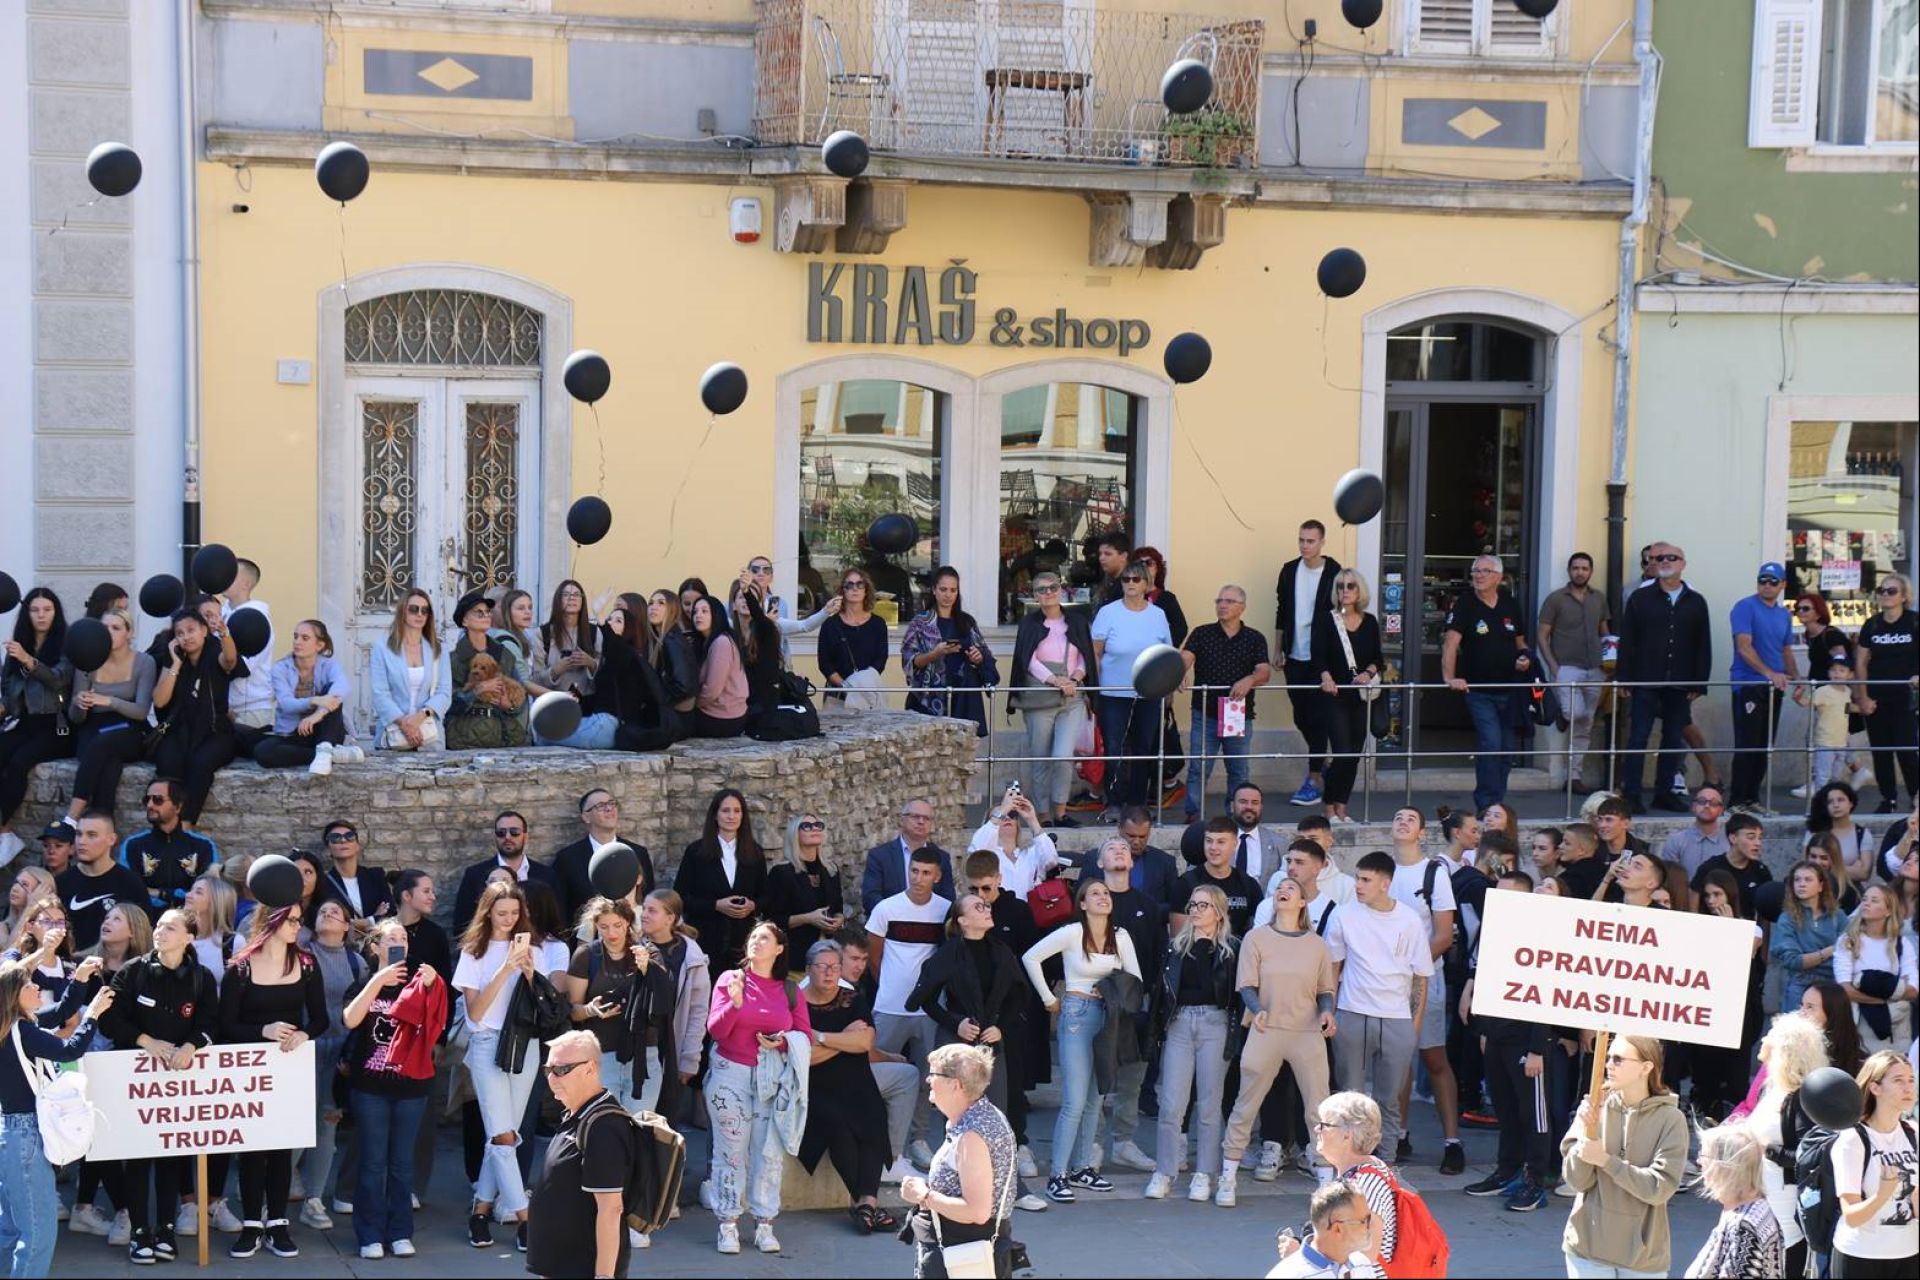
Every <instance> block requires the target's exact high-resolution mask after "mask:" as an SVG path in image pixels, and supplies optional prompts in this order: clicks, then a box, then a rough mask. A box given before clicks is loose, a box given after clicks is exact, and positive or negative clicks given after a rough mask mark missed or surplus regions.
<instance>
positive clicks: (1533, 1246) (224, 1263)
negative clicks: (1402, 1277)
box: [53, 1103, 1716, 1280]
mask: <svg viewBox="0 0 1920 1280" xmlns="http://www.w3.org/2000/svg"><path fill="white" fill-rule="evenodd" d="M1413 1119H1414V1143H1415V1156H1414V1159H1413V1161H1412V1162H1410V1163H1409V1165H1408V1167H1407V1175H1408V1180H1409V1182H1410V1183H1411V1184H1412V1185H1414V1186H1415V1187H1416V1188H1417V1189H1418V1190H1419V1191H1420V1192H1421V1193H1422V1194H1423V1195H1424V1196H1426V1197H1427V1200H1428V1204H1429V1205H1430V1206H1431V1207H1432V1209H1433V1211H1434V1214H1435V1215H1436V1217H1438V1219H1439V1221H1440V1224H1441V1226H1442V1227H1443V1228H1444V1229H1445V1230H1446V1232H1447V1235H1448V1238H1449V1240H1450V1242H1451V1245H1452V1249H1453V1264H1452V1267H1451V1269H1450V1275H1452V1276H1454V1277H1505V1276H1547V1275H1561V1274H1564V1264H1563V1263H1562V1261H1561V1253H1560V1235H1561V1231H1562V1229H1563V1227H1564V1226H1565V1224H1566V1215H1567V1208H1568V1206H1570V1205H1571V1204H1572V1201H1570V1200H1561V1199H1555V1200H1553V1201H1552V1202H1551V1203H1550V1205H1549V1206H1548V1207H1547V1208H1544V1209H1541V1210H1539V1211H1538V1212H1535V1213H1530V1214H1517V1213H1508V1212H1506V1210H1505V1209H1503V1208H1502V1207H1501V1204H1500V1202H1499V1201H1498V1200H1476V1199H1470V1198H1468V1197H1467V1196H1465V1195H1463V1194H1461V1192H1460V1188H1461V1187H1464V1186H1466V1185H1467V1184H1468V1183H1469V1182H1471V1181H1473V1180H1475V1179H1476V1178H1478V1177H1479V1176H1480V1173H1481V1172H1482V1171H1483V1170H1484V1169H1485V1168H1486V1167H1487V1166H1488V1165H1489V1164H1490V1162H1491V1160H1492V1158H1493V1154H1494V1135H1493V1134H1492V1133H1490V1132H1480V1131H1472V1130H1469V1131H1468V1132H1467V1133H1466V1135H1465V1141H1466V1145H1467V1156H1468V1164H1467V1173H1466V1174H1465V1175H1462V1176H1459V1177H1451V1178H1443V1177H1441V1176H1440V1174H1439V1173H1437V1172H1436V1171H1435V1169H1434V1165H1435V1163H1436V1162H1437V1161H1438V1158H1439V1153H1440V1134H1439V1126H1438V1122H1437V1121H1436V1120H1435V1118H1434V1113H1433V1109H1432V1108H1431V1107H1427V1106H1423V1105H1421V1104H1419V1103H1415V1104H1414V1117H1413ZM1051 1126H1052V1113H1051V1112H1050V1111H1041V1110H1036V1112H1035V1114H1034V1117H1033V1123H1032V1126H1031V1132H1032V1133H1033V1134H1034V1135H1036V1146H1037V1148H1038V1151H1039V1155H1040V1158H1041V1162H1042V1164H1043V1165H1044V1163H1045V1159H1046V1141H1045V1139H1044V1138H1042V1137H1039V1135H1042V1134H1046V1133H1050V1132H1051ZM1151 1126H1152V1121H1151V1120H1146V1121H1143V1122H1142V1136H1141V1140H1140V1141H1141V1145H1142V1146H1143V1147H1145V1148H1147V1149H1148V1150H1149V1151H1151V1149H1152V1141H1151V1139H1152V1129H1151ZM690 1137H691V1141H690V1144H689V1145H690V1147H691V1148H692V1150H691V1151H690V1162H691V1163H692V1164H693V1166H694V1167H695V1168H696V1169H701V1168H704V1166H705V1147H706V1135H705V1134H703V1133H699V1132H695V1133H693V1134H691V1135H690ZM442 1141H443V1144H444V1145H443V1149H442V1151H441V1154H440V1158H439V1159H438V1161H437V1162H436V1170H435V1172H436V1179H435V1183H434V1186H433V1188H432V1194H431V1195H430V1196H429V1197H428V1207H427V1208H426V1209H425V1210H424V1211H423V1212H422V1215H421V1218H420V1220H419V1224H418V1226H419V1233H418V1235H417V1236H416V1237H415V1244H416V1245H418V1247H419V1250H420V1252H419V1255H418V1256H417V1257H415V1258H413V1259H412V1260H411V1261H405V1262H403V1261H400V1260H397V1259H391V1258H390V1259H386V1260H384V1261H380V1262H364V1261H362V1260H361V1259H360V1257H359V1255H358V1252H357V1250H356V1249H355V1247H354V1243H353V1233H352V1228H351V1226H350V1225H349V1222H348V1220H347V1219H345V1218H342V1217H338V1216H336V1220H335V1221H336V1225H335V1226H334V1228H333V1230H331V1231H324V1232H321V1231H312V1230H309V1229H307V1228H305V1227H302V1226H299V1225H298V1224H297V1223H296V1224H295V1226H294V1229H293V1231H294V1238H295V1240H296V1241H297V1242H298V1244H299V1245H300V1249H301V1253H300V1256H299V1257H298V1258H292V1259H281V1258H275V1257H273V1256H272V1255H270V1254H268V1253H266V1252H264V1251H262V1252H261V1253H260V1254H258V1255H257V1256H255V1257H254V1258H252V1259H249V1260H248V1261H245V1262H236V1261H233V1260H231V1259H229V1258H227V1257H226V1254H225V1249H226V1246H227V1244H228V1243H229V1241H230V1240H231V1237H229V1236H220V1235H215V1236H214V1237H213V1241H212V1247H213V1260H212V1265H211V1266H210V1267H209V1272H210V1273H211V1274H215V1275H220V1276H232V1277H242V1276H245V1277H252V1276H272V1277H276V1278H278V1280H304V1278H305V1277H335V1276H353V1277H383V1276H386V1277H391V1276H395V1275H400V1274H405V1275H411V1276H426V1275H435V1276H486V1277H501V1278H502V1280H505V1278H506V1277H513V1276H524V1275H525V1274H526V1271H525V1266H524V1262H523V1259H522V1258H521V1256H520V1255H518V1254H516V1253H515V1252H514V1250H513V1243H512V1241H513V1237H512V1233H511V1231H510V1230H508V1229H506V1228H496V1230H495V1236H496V1238H497V1240H498V1241H499V1242H500V1243H499V1244H498V1245H497V1246H496V1247H495V1248H493V1249H491V1250H487V1251H485V1252H482V1251H480V1250H476V1249H472V1248H470V1247H468V1245H467V1243H466V1224H465V1212H466V1197H467V1188H466V1187H465V1186H464V1185H463V1183H462V1181H461V1171H460V1154H459V1143H458V1131H457V1129H452V1128H450V1129H447V1130H445V1131H443V1134H442ZM1106 1173H1107V1174H1108V1176H1109V1177H1111V1178H1112V1179H1113V1181H1114V1182H1115V1184H1116V1188H1115V1190H1114V1191H1113V1192H1111V1193H1110V1194H1107V1195H1094V1194H1092V1193H1083V1194H1082V1195H1081V1198H1080V1201H1079V1203H1077V1204H1071V1205H1053V1206H1051V1207H1050V1208H1049V1209H1048V1210H1047V1212H1045V1213H1039V1214H1032V1213H1017V1214H1015V1223H1014V1227H1015V1232H1016V1236H1017V1238H1018V1239H1020V1240H1022V1241H1024V1242H1025V1243H1026V1245H1027V1247H1028V1249H1029V1251H1030V1252H1031V1253H1032V1255H1033V1261H1034V1267H1035V1269H1034V1271H1033V1272H1032V1273H1031V1274H1032V1275H1034V1276H1039V1277H1051V1276H1092V1277H1100V1278H1101V1280H1108V1278H1111V1277H1122V1276H1167V1277H1178V1276H1262V1275H1265V1274H1266V1271H1267V1268H1268V1267H1270V1266H1271V1265H1272V1264H1273V1259H1274V1252H1273V1237H1274V1233H1275V1232H1276V1231H1277V1230H1278V1229H1279V1228H1280V1227H1282V1226H1292V1227H1294V1229H1295V1230H1296V1231H1298V1230H1299V1229H1300V1226H1301V1224H1302V1222H1303V1221H1304V1219H1305V1218H1306V1204H1307V1196H1308V1194H1309V1193H1310V1192H1311V1190H1312V1186H1313V1184H1312V1181H1311V1179H1309V1178H1304V1177H1301V1176H1300V1175H1297V1174H1288V1175H1286V1176H1284V1177H1282V1178H1281V1179H1280V1181H1278V1182H1275V1183H1271V1184H1262V1183H1258V1182H1255V1181H1253V1178H1252V1175H1251V1173H1250V1172H1247V1173H1242V1175H1241V1178H1240V1203H1239V1205H1238V1207H1236V1208H1233V1209H1219V1208H1215V1207H1214V1206H1213V1205H1211V1204H1190V1203H1188V1202H1187V1200H1186V1199H1185V1198H1184V1190H1185V1183H1184V1181H1183V1182H1182V1183H1181V1184H1179V1187H1178V1198H1169V1199H1167V1200H1164V1201H1159V1202H1154V1201H1148V1200H1143V1199H1142V1198H1141V1195H1140V1193H1141V1190H1142V1189H1143V1188H1144V1187H1145V1185H1146V1175H1145V1174H1137V1173H1129V1172H1126V1171H1124V1170H1117V1169H1115V1168H1113V1167H1111V1165H1110V1166H1109V1167H1108V1168H1107V1170H1106ZM69 1194H71V1192H70V1191H69ZM689 1195H691V1192H689ZM1671 1215H1672V1222H1673V1236H1674V1250H1675V1256H1674V1262H1673V1267H1672V1271H1673V1273H1674V1274H1676V1275H1677V1274H1679V1273H1680V1272H1681V1271H1682V1270H1683V1269H1684V1268H1685V1266H1686V1264H1687V1262H1688V1261H1689V1260H1690V1259H1691V1257H1692V1255H1693V1252H1694V1251H1695V1250H1697V1249H1698V1248H1699V1247H1700V1244H1701V1243H1702V1242H1703V1241H1704V1240H1705V1239H1706V1236H1707V1232H1708V1231H1709V1230H1710V1229H1711V1228H1712V1225H1713V1221H1714V1218H1715V1216H1716V1211H1715V1210H1714V1208H1713V1206H1711V1205H1709V1204H1708V1203H1706V1202H1705V1201H1702V1200H1700V1199H1699V1198H1697V1197H1694V1196H1680V1197H1676V1198H1675V1199H1674V1201H1673V1203H1672V1205H1671ZM713 1227H714V1223H713V1218H712V1215H710V1214H709V1213H707V1212H706V1211H705V1210H703V1209H701V1208H700V1207H699V1206H698V1205H697V1204H695V1205H690V1206H688V1207H687V1208H686V1210H685V1213H684V1216H683V1217H682V1218H681V1219H680V1220H679V1221H677V1222H675V1223H673V1224H672V1225H671V1226H670V1227H668V1228H667V1230H665V1231H663V1232H661V1233H660V1234H659V1235H658V1236H656V1237H655V1242H654V1246H653V1247H652V1248H651V1249H649V1250H647V1251H645V1252H641V1253H637V1254H635V1260H634V1265H633V1268H632V1270H631V1272H630V1274H631V1275H633V1276H635V1277H644V1276H649V1275H672V1276H715V1277H720V1276H727V1277H733V1276H756V1277H757V1276H781V1277H799V1276H854V1277H866V1276H873V1277H890V1276H910V1275H912V1274H913V1254H912V1251H911V1250H910V1249H909V1248H908V1247H907V1246H906V1245H903V1244H901V1243H899V1242H898V1241H895V1240H893V1239H891V1238H890V1237H881V1236H861V1235H858V1234H857V1233H856V1232H855V1231H854V1230H853V1228H852V1226H851V1224H850V1223H849V1222H848V1221H847V1218H846V1216H845V1215H844V1214H842V1213H837V1212H836V1213H824V1212H823V1213H792V1214H787V1215H785V1216H783V1217H782V1218H781V1219H780V1221H779V1223H778V1227H777V1230H778V1232H779V1237H780V1243H781V1245H782V1249H781V1252H780V1253H779V1254H778V1255H777V1256H765V1255H761V1254H756V1253H754V1252H753V1247H752V1243H751V1239H750V1238H749V1240H748V1241H747V1242H746V1252H744V1253H741V1254H740V1255H738V1256H737V1257H722V1256H721V1255H720V1254H717V1253H715V1252H714V1249H713ZM743 1234H744V1233H743ZM183 1243H184V1242H183ZM192 1256H193V1255H192V1253H191V1251H190V1250H189V1249H187V1248H183V1249H182V1257H183V1261H182V1262H176V1263H174V1264H172V1265H171V1268H154V1267H134V1266H131V1265H129V1264H128V1263H127V1261H126V1254H125V1251H124V1250H118V1249H115V1250H109V1249H108V1248H107V1247H106V1246H105V1244H104V1243H103V1242H102V1241H100V1240H99V1239H98V1238H96V1237H92V1236H76V1235H73V1234H72V1233H70V1232H63V1233H62V1235H61V1239H60V1246H59V1249H58V1251H57V1252H56V1254H55V1256H54V1269H53V1274H54V1275H55V1276H58V1277H91V1276H110V1277H121V1276H130V1275H146V1276H149V1277H151V1276H153V1275H154V1274H155V1273H156V1272H158V1273H159V1274H161V1275H165V1274H167V1273H168V1271H169V1270H171V1271H173V1272H179V1271H181V1270H183V1269H188V1268H190V1267H191V1263H190V1261H186V1260H185V1259H190V1258H191V1257H192Z"/></svg>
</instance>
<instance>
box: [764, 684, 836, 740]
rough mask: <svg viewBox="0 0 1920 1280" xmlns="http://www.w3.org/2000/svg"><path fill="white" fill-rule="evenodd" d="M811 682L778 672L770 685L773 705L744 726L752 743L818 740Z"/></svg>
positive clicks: (817, 717) (817, 716) (818, 732)
mask: <svg viewBox="0 0 1920 1280" xmlns="http://www.w3.org/2000/svg"><path fill="white" fill-rule="evenodd" d="M814 692H815V690H814V687H813V683H812V681H810V680H808V679H807V678H806V677H805V676H801V675H797V674H795V673H794V672H792V671H782V672H781V673H780V679H779V680H778V681H776V682H775V685H774V690H773V693H774V702H773V705H772V706H769V707H767V708H766V709H765V710H764V711H762V712H761V713H760V715H759V716H758V718H756V719H755V720H753V722H752V723H750V724H749V725H748V726H747V736H748V737H749V738H752V739H754V740H755V741H756V742H795V741H798V740H799V739H801V738H817V737H819V736H820V713H819V712H818V711H816V710H815V709H814V706H813V695H814Z"/></svg>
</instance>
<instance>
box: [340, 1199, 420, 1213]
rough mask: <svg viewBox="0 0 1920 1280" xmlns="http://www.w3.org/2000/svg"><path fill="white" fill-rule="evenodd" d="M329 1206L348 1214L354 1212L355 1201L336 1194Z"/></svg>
mask: <svg viewBox="0 0 1920 1280" xmlns="http://www.w3.org/2000/svg"><path fill="white" fill-rule="evenodd" d="M327 1207H328V1208H329V1209H332V1210H333V1211H334V1212H335V1213H344V1214H348V1215H351V1214H352V1213H353V1201H351V1200H342V1199H341V1198H340V1197H339V1196H335V1197H334V1198H333V1203H332V1204H330V1205H328V1206H327ZM414 1207H415V1208H418V1207H419V1206H418V1205H416V1206H414Z"/></svg>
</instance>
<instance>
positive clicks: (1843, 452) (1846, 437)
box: [1787, 422, 1920, 631]
mask: <svg viewBox="0 0 1920 1280" xmlns="http://www.w3.org/2000/svg"><path fill="white" fill-rule="evenodd" d="M1917 445H1920V428H1916V424H1914V423H1911V422H1795V423H1793V424H1792V428H1791V434H1790V436H1789V442H1788V453H1787V555H1788V559H1789V564H1788V566H1787V577H1788V584H1787V589H1788V592H1789V593H1790V594H1793V595H1799V594H1800V593H1802V592H1806V591H1818V592H1819V593H1820V594H1821V595H1823V596H1825V597H1826V599H1827V602H1828V607H1829V609H1830V610H1831V612H1832V614H1833V623H1834V625H1835V626H1839V627H1844V628H1846V629H1847V630H1848V631H1856V630H1858V629H1859V627H1860V624H1861V623H1863V622H1865V621H1866V620H1867V617H1868V615H1869V614H1871V613H1872V612H1874V610H1875V607H1876V606H1875V604H1874V602H1873V590H1874V587H1875V586H1876V585H1877V584H1878V582H1879V580H1880V579H1881V578H1882V577H1883V576H1885V575H1886V574H1889V573H1900V574H1905V575H1906V576H1907V577H1908V579H1909V580H1911V579H1912V577H1913V572H1914V564H1913V544H1914V540H1915V537H1916V533H1917V532H1920V531H1916V528H1915V523H1916V510H1917V509H1920V485H1916V482H1915V479H1914V471H1915V451H1916V447H1917Z"/></svg>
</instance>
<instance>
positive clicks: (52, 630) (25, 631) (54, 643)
mask: <svg viewBox="0 0 1920 1280" xmlns="http://www.w3.org/2000/svg"><path fill="white" fill-rule="evenodd" d="M35 600H51V601H53V625H52V626H50V627H48V628H47V638H46V642H45V643H43V644H41V645H39V646H38V647H36V646H35V645H34V642H33V619H32V618H31V617H29V616H28V613H29V611H30V610H31V609H32V608H33V602H34V601H35ZM66 640H67V611H66V610H65V609H64V608H62V607H61V605H60V597H59V596H57V595H55V594H53V592H52V591H50V590H48V589H47V588H46V587H35V588H34V589H33V590H31V591H29V592H27V594H26V597H25V598H24V599H22V600H21V601H20V612H19V613H18V614H16V615H15V616H14V619H13V642H14V643H15V644H17V645H19V646H20V647H21V648H22V649H25V650H26V651H27V652H28V653H30V654H32V655H33V660H34V661H35V662H44V663H46V664H47V665H48V666H50V667H51V666H57V665H58V664H59V662H60V653H61V650H62V648H63V647H64V646H65V645H66ZM6 666H7V670H9V671H17V670H19V669H20V663H19V661H18V660H16V659H14V658H8V659H7V663H6Z"/></svg>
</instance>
